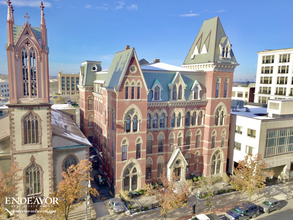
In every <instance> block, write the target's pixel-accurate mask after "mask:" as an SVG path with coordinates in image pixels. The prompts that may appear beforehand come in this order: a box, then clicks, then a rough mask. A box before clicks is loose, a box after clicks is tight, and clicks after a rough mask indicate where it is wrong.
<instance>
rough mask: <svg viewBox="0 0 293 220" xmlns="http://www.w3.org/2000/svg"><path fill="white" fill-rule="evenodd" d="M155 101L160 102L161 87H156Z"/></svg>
mask: <svg viewBox="0 0 293 220" xmlns="http://www.w3.org/2000/svg"><path fill="white" fill-rule="evenodd" d="M154 100H160V87H159V86H156V87H155V98H154Z"/></svg>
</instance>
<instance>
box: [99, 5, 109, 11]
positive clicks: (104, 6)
mask: <svg viewBox="0 0 293 220" xmlns="http://www.w3.org/2000/svg"><path fill="white" fill-rule="evenodd" d="M96 9H100V10H108V5H107V4H103V6H97V7H96Z"/></svg>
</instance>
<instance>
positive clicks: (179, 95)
mask: <svg viewBox="0 0 293 220" xmlns="http://www.w3.org/2000/svg"><path fill="white" fill-rule="evenodd" d="M178 99H179V100H181V99H182V85H180V86H179V91H178Z"/></svg>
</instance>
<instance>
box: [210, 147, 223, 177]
mask: <svg viewBox="0 0 293 220" xmlns="http://www.w3.org/2000/svg"><path fill="white" fill-rule="evenodd" d="M221 162H222V159H221V153H220V151H217V152H216V153H215V154H214V155H213V157H212V165H211V175H215V174H219V173H220V171H221Z"/></svg>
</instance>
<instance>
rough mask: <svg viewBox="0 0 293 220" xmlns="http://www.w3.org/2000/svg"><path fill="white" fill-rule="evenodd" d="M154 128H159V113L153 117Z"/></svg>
mask: <svg viewBox="0 0 293 220" xmlns="http://www.w3.org/2000/svg"><path fill="white" fill-rule="evenodd" d="M153 128H158V114H157V113H156V114H155V115H154V117H153Z"/></svg>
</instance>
